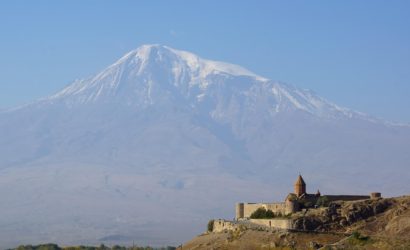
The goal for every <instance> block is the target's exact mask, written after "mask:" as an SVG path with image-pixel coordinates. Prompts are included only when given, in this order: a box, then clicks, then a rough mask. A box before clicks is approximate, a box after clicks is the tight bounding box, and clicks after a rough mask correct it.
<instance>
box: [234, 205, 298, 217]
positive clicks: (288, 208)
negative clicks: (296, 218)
mask: <svg viewBox="0 0 410 250" xmlns="http://www.w3.org/2000/svg"><path fill="white" fill-rule="evenodd" d="M261 207H263V208H265V209H266V210H271V211H272V212H273V213H274V214H275V215H276V216H283V215H288V214H291V213H294V212H296V211H297V208H296V204H294V203H293V202H291V201H286V202H276V203H237V204H236V209H235V210H236V211H235V218H236V219H241V218H250V217H251V214H252V213H253V212H255V211H256V210H257V209H258V208H261Z"/></svg>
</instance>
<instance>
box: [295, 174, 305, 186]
mask: <svg viewBox="0 0 410 250" xmlns="http://www.w3.org/2000/svg"><path fill="white" fill-rule="evenodd" d="M295 185H306V183H305V181H304V180H303V178H302V176H301V175H299V176H298V179H297V180H296V182H295Z"/></svg>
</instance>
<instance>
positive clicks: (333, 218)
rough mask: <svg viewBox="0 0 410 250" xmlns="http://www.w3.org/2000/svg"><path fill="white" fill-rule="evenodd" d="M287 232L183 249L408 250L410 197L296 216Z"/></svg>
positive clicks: (227, 236) (225, 238)
mask: <svg viewBox="0 0 410 250" xmlns="http://www.w3.org/2000/svg"><path fill="white" fill-rule="evenodd" d="M296 217H298V219H297V220H296V222H295V224H296V228H297V229H298V230H293V231H289V232H287V231H281V230H270V229H267V228H263V227H261V228H259V229H258V228H257V229H255V228H253V229H245V228H244V229H243V230H239V231H228V230H227V231H225V232H222V233H205V234H203V235H200V236H198V237H196V238H194V239H192V240H191V241H189V242H187V243H186V244H185V245H184V246H183V249H329V250H331V249H409V248H410V196H403V197H397V198H389V199H379V200H367V201H356V202H335V203H332V204H331V205H330V207H328V208H323V209H318V210H314V209H312V210H311V211H308V213H306V214H302V213H299V214H297V215H296Z"/></svg>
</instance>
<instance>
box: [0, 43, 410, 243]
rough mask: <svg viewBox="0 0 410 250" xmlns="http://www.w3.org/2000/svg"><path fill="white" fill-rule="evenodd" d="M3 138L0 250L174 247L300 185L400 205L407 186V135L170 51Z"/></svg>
mask: <svg viewBox="0 0 410 250" xmlns="http://www.w3.org/2000/svg"><path fill="white" fill-rule="evenodd" d="M0 133H1V136H0V190H1V191H0V193H1V194H0V195H1V197H3V201H4V202H3V203H0V211H1V212H2V214H3V215H5V216H3V217H2V218H1V219H0V245H7V244H10V245H12V244H14V243H16V242H18V243H21V241H22V239H23V240H25V241H27V242H28V243H34V241H57V242H63V243H76V244H78V243H98V242H101V241H104V242H106V241H107V242H115V243H118V242H120V243H127V242H132V241H133V240H135V241H136V242H138V241H141V243H142V244H146V243H150V244H152V243H154V244H155V243H157V244H175V245H176V244H178V243H181V241H183V240H184V239H188V238H190V237H191V236H192V234H195V233H200V232H201V231H202V230H203V228H202V226H203V225H205V224H206V220H207V219H208V218H211V217H226V218H229V216H233V204H234V203H235V202H237V201H259V200H264V201H266V200H274V199H276V200H280V199H282V198H283V196H284V195H285V194H286V193H287V192H288V191H290V190H291V187H292V183H293V181H294V178H295V176H296V174H297V173H298V172H301V173H302V174H303V175H304V177H305V179H306V180H307V182H308V191H309V190H310V191H312V190H313V189H317V188H320V189H321V191H322V193H343V192H352V193H368V192H371V191H380V192H382V193H383V194H387V195H389V194H402V193H406V192H408V187H407V180H408V178H409V177H410V176H409V174H408V171H407V168H408V165H409V163H410V154H408V151H409V148H410V128H409V126H399V125H394V124H392V123H388V122H386V121H383V120H380V119H375V118H372V117H370V116H367V115H365V114H362V113H359V112H355V111H351V110H349V109H346V108H342V107H339V106H337V105H335V104H333V103H331V102H329V101H327V100H325V99H323V98H321V97H319V96H317V95H316V94H314V93H313V92H311V91H309V90H302V89H298V88H296V87H293V86H291V85H288V84H284V83H281V82H277V81H272V80H269V79H266V78H264V77H261V76H258V75H257V74H255V73H252V72H250V71H249V70H247V69H244V68H242V67H240V66H237V65H233V64H229V63H224V62H218V61H211V60H206V59H202V58H200V57H199V56H197V55H194V54H192V53H189V52H185V51H180V50H176V49H172V48H169V47H166V46H161V45H144V46H141V47H140V48H138V49H136V50H134V51H131V52H130V53H128V54H126V55H125V56H124V57H122V58H120V59H119V60H118V61H117V62H115V63H114V64H112V65H111V66H109V67H107V68H106V69H104V70H103V71H101V72H100V73H98V74H96V75H94V76H91V77H89V78H86V79H82V80H77V81H75V82H74V83H72V84H70V85H68V86H67V87H66V88H64V89H63V90H62V91H60V92H58V93H56V94H54V95H51V96H49V97H46V98H43V99H41V100H38V101H36V102H33V103H31V104H28V105H24V106H21V107H17V108H14V109H10V110H7V111H2V112H0ZM310 188H311V189H310ZM14 235H18V236H19V238H18V239H17V238H15V237H14ZM61 235H64V238H61ZM144 240H145V241H144ZM1 243H3V244H1Z"/></svg>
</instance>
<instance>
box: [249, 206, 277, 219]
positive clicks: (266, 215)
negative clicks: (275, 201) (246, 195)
mask: <svg viewBox="0 0 410 250" xmlns="http://www.w3.org/2000/svg"><path fill="white" fill-rule="evenodd" d="M274 217H275V214H274V213H273V211H272V210H266V209H265V208H264V207H260V208H258V209H256V210H255V212H253V213H252V214H251V219H272V218H274Z"/></svg>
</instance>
